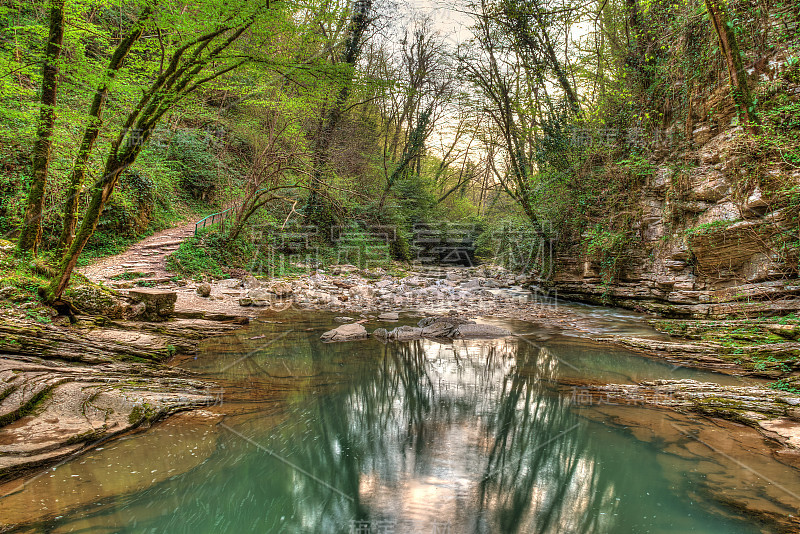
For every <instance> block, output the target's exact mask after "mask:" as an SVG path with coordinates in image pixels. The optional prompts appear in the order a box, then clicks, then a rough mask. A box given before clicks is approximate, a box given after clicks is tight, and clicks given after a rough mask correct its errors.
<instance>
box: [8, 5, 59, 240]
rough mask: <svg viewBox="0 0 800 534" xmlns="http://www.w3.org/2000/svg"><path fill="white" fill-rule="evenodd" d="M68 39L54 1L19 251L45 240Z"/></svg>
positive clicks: (51, 7) (57, 6)
mask: <svg viewBox="0 0 800 534" xmlns="http://www.w3.org/2000/svg"><path fill="white" fill-rule="evenodd" d="M63 41H64V0H50V33H49V36H48V39H47V47H46V50H45V58H44V68H43V71H42V103H41V107H40V111H39V126H38V129H37V132H36V142H35V143H34V146H33V181H32V183H31V188H30V192H29V193H28V201H27V206H26V208H25V218H24V220H23V221H22V228H21V230H20V235H19V240H18V242H17V251H18V252H33V253H34V254H35V253H36V251H37V249H38V247H39V242H40V241H41V239H42V210H43V209H44V194H45V189H46V187H47V174H48V168H49V166H50V150H51V147H52V144H53V126H54V125H55V122H56V100H57V93H58V75H59V70H60V69H59V58H60V56H61V49H62V44H63Z"/></svg>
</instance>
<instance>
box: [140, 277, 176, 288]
mask: <svg viewBox="0 0 800 534" xmlns="http://www.w3.org/2000/svg"><path fill="white" fill-rule="evenodd" d="M171 281H172V277H171V276H157V277H153V278H137V279H136V280H133V282H134V283H135V284H136V285H137V286H143V285H151V284H152V285H159V284H167V283H169V282H171Z"/></svg>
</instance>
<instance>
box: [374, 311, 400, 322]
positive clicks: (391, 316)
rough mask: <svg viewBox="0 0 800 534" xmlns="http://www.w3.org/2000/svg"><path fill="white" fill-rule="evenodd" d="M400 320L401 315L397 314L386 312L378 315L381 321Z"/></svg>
mask: <svg viewBox="0 0 800 534" xmlns="http://www.w3.org/2000/svg"><path fill="white" fill-rule="evenodd" d="M399 318H400V314H398V313H397V312H386V313H382V314H380V315H378V320H379V321H396V320H398V319H399Z"/></svg>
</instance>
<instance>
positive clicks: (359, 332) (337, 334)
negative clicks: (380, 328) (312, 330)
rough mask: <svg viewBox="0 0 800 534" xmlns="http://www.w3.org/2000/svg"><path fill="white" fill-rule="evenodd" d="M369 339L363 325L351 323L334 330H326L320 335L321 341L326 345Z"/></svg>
mask: <svg viewBox="0 0 800 534" xmlns="http://www.w3.org/2000/svg"><path fill="white" fill-rule="evenodd" d="M367 337H369V334H368V333H367V329H366V328H364V325H362V324H358V323H353V324H345V325H342V326H340V327H339V328H336V329H334V330H328V331H327V332H325V333H324V334H322V337H321V338H320V339H322V341H324V342H326V343H340V342H343V341H355V340H357V339H364V338H367Z"/></svg>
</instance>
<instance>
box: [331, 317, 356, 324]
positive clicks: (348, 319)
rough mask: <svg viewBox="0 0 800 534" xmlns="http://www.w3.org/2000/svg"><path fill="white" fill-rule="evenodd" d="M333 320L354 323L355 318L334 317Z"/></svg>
mask: <svg viewBox="0 0 800 534" xmlns="http://www.w3.org/2000/svg"><path fill="white" fill-rule="evenodd" d="M333 320H334V321H336V322H337V323H352V322H353V318H352V317H334V318H333Z"/></svg>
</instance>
